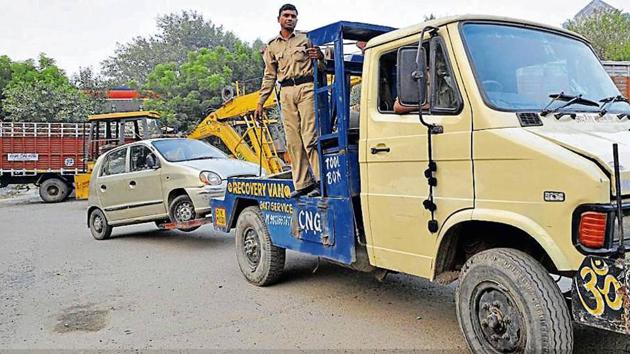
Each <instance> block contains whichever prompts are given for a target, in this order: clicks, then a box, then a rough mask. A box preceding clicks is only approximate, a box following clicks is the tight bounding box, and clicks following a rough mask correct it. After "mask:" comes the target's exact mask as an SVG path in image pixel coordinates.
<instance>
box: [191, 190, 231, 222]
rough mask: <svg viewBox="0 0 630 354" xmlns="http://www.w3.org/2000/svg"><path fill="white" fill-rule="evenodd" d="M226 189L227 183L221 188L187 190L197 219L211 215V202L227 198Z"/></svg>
mask: <svg viewBox="0 0 630 354" xmlns="http://www.w3.org/2000/svg"><path fill="white" fill-rule="evenodd" d="M225 188H226V184H225V183H223V184H221V185H219V186H204V187H195V188H186V193H188V196H190V199H191V200H192V202H193V205H194V207H195V212H196V213H197V217H200V216H203V215H205V214H209V213H210V200H212V199H223V198H224V197H225Z"/></svg>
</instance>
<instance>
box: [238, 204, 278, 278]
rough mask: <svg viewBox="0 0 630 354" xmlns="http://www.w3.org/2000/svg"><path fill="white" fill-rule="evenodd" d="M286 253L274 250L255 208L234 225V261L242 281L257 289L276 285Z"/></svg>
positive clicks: (249, 210)
mask: <svg viewBox="0 0 630 354" xmlns="http://www.w3.org/2000/svg"><path fill="white" fill-rule="evenodd" d="M285 257H286V250H285V249H284V248H281V247H277V246H274V245H273V243H272V242H271V237H270V236H269V230H267V225H266V224H265V222H264V221H263V216H262V214H261V212H260V209H259V208H258V207H255V206H252V207H248V208H245V209H244V210H243V212H242V213H241V215H240V216H239V217H238V221H237V222H236V260H237V261H238V266H239V268H240V269H241V272H242V273H243V275H244V276H245V279H247V281H249V282H250V283H252V284H254V285H258V286H266V285H271V284H273V283H275V282H277V281H278V279H279V278H280V276H281V275H282V271H283V270H284V261H285Z"/></svg>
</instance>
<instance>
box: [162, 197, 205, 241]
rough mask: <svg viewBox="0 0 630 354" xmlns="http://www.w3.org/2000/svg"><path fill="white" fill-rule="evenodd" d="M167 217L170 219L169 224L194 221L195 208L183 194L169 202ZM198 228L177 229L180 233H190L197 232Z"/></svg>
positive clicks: (195, 215)
mask: <svg viewBox="0 0 630 354" xmlns="http://www.w3.org/2000/svg"><path fill="white" fill-rule="evenodd" d="M169 212H170V214H169V216H170V218H171V222H174V223H181V222H186V221H190V220H195V218H196V217H197V214H196V213H195V206H194V205H193V203H192V200H190V197H188V196H187V195H185V194H183V195H180V196H178V197H175V198H174V199H173V200H172V201H171V205H170V206H169ZM199 227H200V226H194V227H189V228H182V229H180V228H178V230H180V231H185V232H190V231H194V230H197V229H198V228H199Z"/></svg>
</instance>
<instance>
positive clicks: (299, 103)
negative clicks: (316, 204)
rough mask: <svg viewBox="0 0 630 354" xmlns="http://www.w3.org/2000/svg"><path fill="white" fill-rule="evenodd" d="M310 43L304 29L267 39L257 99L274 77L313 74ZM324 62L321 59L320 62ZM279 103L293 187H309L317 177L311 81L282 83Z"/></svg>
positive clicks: (263, 97) (262, 99)
mask: <svg viewBox="0 0 630 354" xmlns="http://www.w3.org/2000/svg"><path fill="white" fill-rule="evenodd" d="M310 47H311V43H310V41H309V40H308V38H307V37H306V35H305V34H303V33H296V32H294V33H293V34H291V36H290V37H289V38H288V39H284V38H282V36H280V35H278V37H276V38H274V39H272V40H271V41H269V42H268V43H267V50H265V53H264V55H263V59H264V60H265V74H264V76H263V81H262V87H261V88H260V101H259V102H260V103H264V102H265V101H266V100H267V98H269V95H270V94H271V92H272V91H273V88H274V86H275V83H276V80H278V82H282V81H283V80H286V79H296V78H300V77H313V63H312V61H311V59H309V57H308V53H307V49H308V48H310ZM320 64H323V63H320ZM280 105H281V107H282V117H283V119H284V134H285V137H286V141H287V149H288V150H289V156H290V157H291V170H292V174H293V185H294V186H295V189H303V188H306V187H308V186H309V185H310V184H312V183H313V182H314V181H313V179H312V178H311V176H310V174H309V165H310V169H311V171H312V174H313V177H314V178H315V180H319V155H318V154H317V139H318V137H319V136H318V133H317V129H316V126H315V111H314V109H315V95H314V84H313V83H312V82H309V83H304V84H301V85H296V86H285V87H282V88H281V90H280Z"/></svg>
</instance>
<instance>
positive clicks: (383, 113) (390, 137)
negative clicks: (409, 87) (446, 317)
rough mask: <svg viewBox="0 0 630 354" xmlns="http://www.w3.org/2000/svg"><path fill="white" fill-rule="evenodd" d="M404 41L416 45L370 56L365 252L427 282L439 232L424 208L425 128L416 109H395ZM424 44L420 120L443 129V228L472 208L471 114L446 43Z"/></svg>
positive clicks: (436, 143) (439, 152) (438, 193)
mask: <svg viewBox="0 0 630 354" xmlns="http://www.w3.org/2000/svg"><path fill="white" fill-rule="evenodd" d="M443 32H446V31H443ZM404 44H407V45H417V44H412V43H409V41H407V43H401V41H396V42H392V43H387V44H384V45H382V46H379V47H376V48H374V49H373V50H372V51H371V56H370V60H371V65H372V68H371V69H370V70H368V73H369V74H368V75H370V78H369V80H370V82H372V85H370V86H369V89H370V91H369V93H368V97H369V98H368V99H367V100H363V103H366V102H367V106H368V107H365V108H366V110H367V112H368V117H367V138H366V145H365V148H366V150H367V151H366V152H365V156H366V158H365V162H366V166H365V167H366V168H365V169H364V171H367V175H363V176H362V177H367V178H362V183H363V186H364V187H365V186H366V187H367V188H364V187H363V188H362V189H363V190H364V191H367V203H368V208H367V216H368V219H367V220H366V221H367V222H366V224H367V223H369V227H370V231H369V233H368V236H369V237H368V250H369V251H370V252H371V254H372V256H373V257H372V258H371V259H372V260H373V261H374V263H375V265H376V266H379V267H382V268H386V269H392V270H397V271H402V272H405V273H410V274H415V275H419V276H424V277H429V276H430V274H431V267H432V261H433V259H432V257H433V255H434V254H435V248H436V247H437V244H436V243H437V242H436V240H437V235H438V233H431V232H429V230H428V227H427V222H428V221H429V220H430V219H431V213H430V212H429V211H428V210H426V209H425V208H424V207H423V201H424V200H426V199H427V197H428V194H429V186H428V182H427V178H426V177H425V175H424V171H425V170H426V169H427V165H428V141H427V140H428V139H427V128H426V127H425V126H424V125H422V124H421V122H420V120H419V118H418V113H417V112H415V113H413V112H410V113H402V114H400V113H396V112H395V106H397V104H396V97H397V95H396V67H395V66H396V59H397V52H396V51H397V49H398V48H400V47H401V46H403V45H404ZM424 46H425V48H426V49H429V50H428V51H427V53H428V56H429V58H428V68H429V73H428V74H429V77H430V79H429V88H428V90H427V96H428V97H427V102H426V103H425V104H424V105H423V106H422V110H423V116H424V119H425V121H427V122H430V123H435V124H438V125H441V126H443V128H444V132H443V133H442V134H439V135H433V158H434V160H435V161H436V162H437V172H436V178H437V186H436V187H435V188H434V201H435V204H436V205H437V210H436V212H435V217H436V220H437V221H438V224H439V226H440V227H441V226H442V225H443V224H444V222H445V220H446V219H447V217H448V216H449V215H451V214H452V213H454V212H456V211H458V210H462V209H466V208H472V206H473V173H472V160H471V125H472V122H471V110H470V108H469V107H467V106H466V105H465V104H464V102H465V100H464V99H463V94H464V92H463V91H462V90H460V88H461V87H462V86H461V85H458V84H457V81H458V80H459V77H458V76H457V70H454V68H453V66H452V64H453V63H454V61H453V60H450V59H449V58H452V53H451V52H450V49H449V48H448V46H447V45H446V42H445V40H444V39H442V38H441V37H440V36H437V37H435V38H433V39H432V40H431V43H430V45H429V42H428V41H427V42H426V43H425V44H424ZM364 77H365V73H364ZM398 108H399V107H398ZM362 109H363V107H362ZM399 111H400V110H399ZM416 111H417V110H416ZM364 200H365V199H364ZM366 226H367V225H366Z"/></svg>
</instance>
